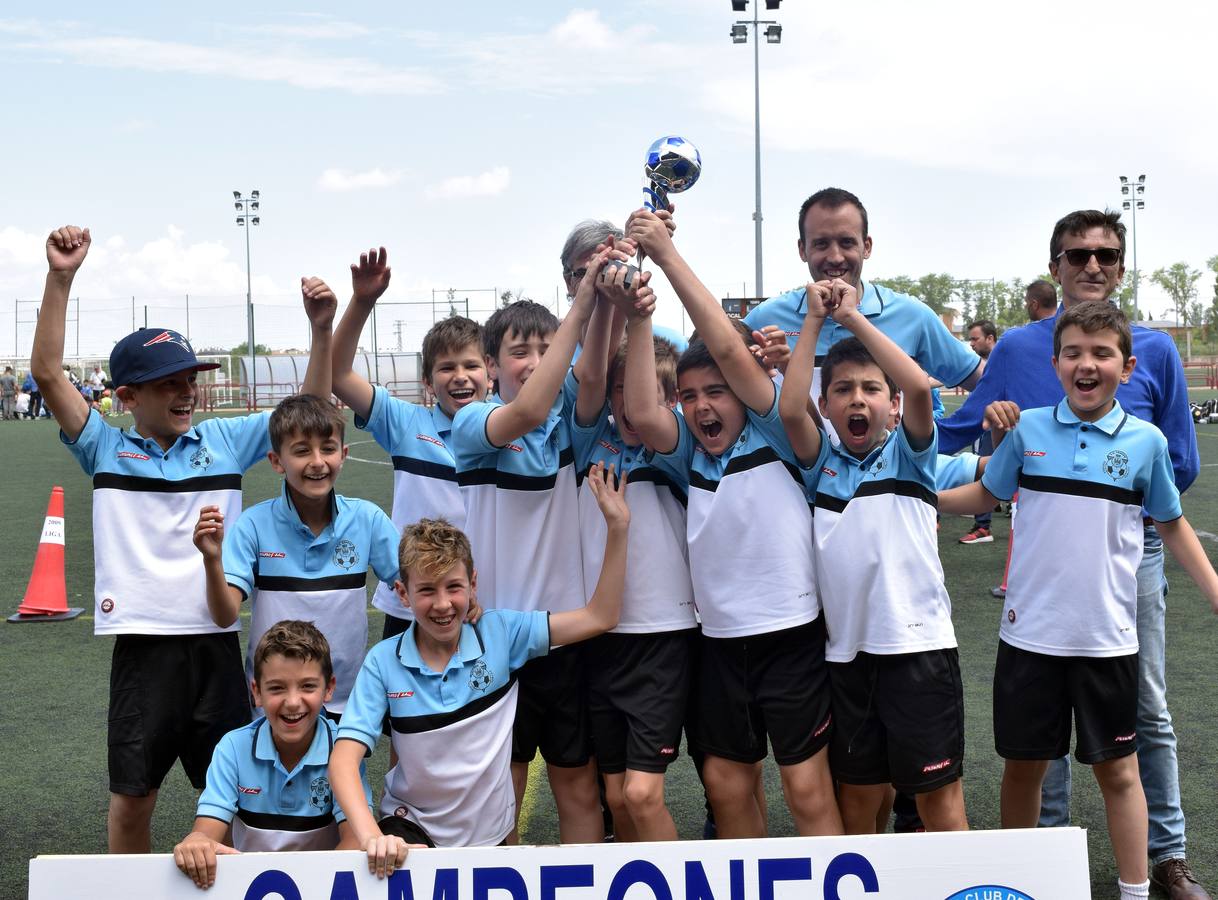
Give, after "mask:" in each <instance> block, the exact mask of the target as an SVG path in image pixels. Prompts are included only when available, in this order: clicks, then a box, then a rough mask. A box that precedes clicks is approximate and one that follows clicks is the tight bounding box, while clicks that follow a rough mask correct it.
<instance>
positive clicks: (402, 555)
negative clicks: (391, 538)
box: [398, 519, 474, 586]
mask: <svg viewBox="0 0 1218 900" xmlns="http://www.w3.org/2000/svg"><path fill="white" fill-rule="evenodd" d="M457 563H464V564H465V573H466V574H467V575H471V576H472V575H473V572H474V553H473V551H472V550H471V549H470V545H469V538H467V537H466V536H465V532H463V531H462V530H461V529H460V528H458V527H457V526H456V525H452V524H450V523H449V522H448V520H447V519H419V521H417V522H415V523H414V524H413V525H407V526H406V527H405V528H404V529H403V530H402V540H401V541H400V542H399V543H398V566H399V567H400V569H401V576H402V583H403V584H405V585H408V586H409V583H410V573H411V572H417V573H418V574H420V575H422V576H424V577H427V578H436V577H438V576H440V575H443V574H444V573H445V572H447V571H448V570H449V569H451V568H452V567H453V566H455V565H456V564H457Z"/></svg>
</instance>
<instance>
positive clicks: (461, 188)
mask: <svg viewBox="0 0 1218 900" xmlns="http://www.w3.org/2000/svg"><path fill="white" fill-rule="evenodd" d="M511 181H512V173H511V172H510V171H509V170H508V167H507V166H495V168H493V169H491V170H490V171H489V172H483V173H482V174H480V175H458V176H455V177H453V178H446V179H444V180H443V181H441V182H440V183H439V184H437V185H434V186H433V187H430V188H428V189H427V191H426V196H427V197H428V198H430V199H432V200H451V199H456V198H461V197H493V196H495V195H496V194H502V193H503V192H504V191H506V190H507V188H508V185H509V184H510V183H511Z"/></svg>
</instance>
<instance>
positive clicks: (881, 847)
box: [29, 828, 1091, 900]
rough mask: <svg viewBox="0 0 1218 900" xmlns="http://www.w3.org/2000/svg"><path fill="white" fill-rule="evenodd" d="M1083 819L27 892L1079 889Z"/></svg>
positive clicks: (228, 867) (37, 869)
mask: <svg viewBox="0 0 1218 900" xmlns="http://www.w3.org/2000/svg"><path fill="white" fill-rule="evenodd" d="M1090 896H1091V888H1090V883H1089V870H1088V864H1087V840H1086V834H1085V833H1084V832H1083V831H1082V830H1081V829H1078V828H1056V829H1028V830H1021V831H972V832H957V833H950V834H892V835H872V836H865V837H832V838H767V839H759V840H745V841H677V842H672V843H661V844H595V845H578V846H567V847H495V848H482V849H463V850H416V851H413V852H412V853H411V854H410V857H409V858H408V859H407V864H406V868H404V869H402V870H401V871H399V872H395V873H394V874H393V876H392V877H391V878H388V879H385V880H377V879H376V878H375V877H373V876H371V875H369V874H368V865H367V858H366V857H365V855H364V854H362V853H358V852H354V851H343V852H338V851H333V852H328V853H246V854H241V855H233V856H221V857H220V858H219V860H218V862H217V871H216V884H215V886H214V887H212V888H211V889H209V890H208V891H207V892H206V893H205V894H201V893H200V892H199V889H198V888H196V887H195V886H194V883H193V882H191V881H190V879H189V878H187V877H186V876H185V875H183V874H182V873H181V872H179V871H178V870H177V867H175V866H174V864H173V857H172V856H168V855H157V856H39V857H37V858H36V859H32V860H30V893H29V897H30V900H70V898H90V900H142V898H147V900H199V898H200V897H206V898H207V900H1085V898H1089V897H1090Z"/></svg>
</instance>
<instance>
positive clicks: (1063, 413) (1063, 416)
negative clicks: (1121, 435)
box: [1053, 398, 1128, 437]
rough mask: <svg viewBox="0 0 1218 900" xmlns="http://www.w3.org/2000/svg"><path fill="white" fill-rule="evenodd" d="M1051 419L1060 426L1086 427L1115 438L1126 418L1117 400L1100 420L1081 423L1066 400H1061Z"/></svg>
mask: <svg viewBox="0 0 1218 900" xmlns="http://www.w3.org/2000/svg"><path fill="white" fill-rule="evenodd" d="M1053 418H1054V419H1056V420H1057V421H1058V422H1060V423H1061V424H1062V425H1086V426H1088V427H1089V428H1094V429H1096V430H1097V431H1102V432H1104V434H1106V435H1108V436H1109V437H1115V436H1116V433H1117V432H1118V431H1120V430H1121V426H1122V425H1124V424H1125V419H1126V418H1128V415H1127V414H1126V412H1125V410H1123V409H1121V403H1120V401H1119V400H1113V401H1112V409H1110V410H1108V412H1107V414H1105V415H1104V417H1103V418H1102V419H1098V420H1097V421H1095V422H1083V420H1082V419H1080V418H1079V417H1078V416H1076V415H1075V414H1074V410H1072V409H1071V408H1070V403H1069V401H1068V400H1066V399H1065V398H1063V399H1062V400H1061V401H1059V402H1058V404H1057V408H1056V409H1054V410H1053Z"/></svg>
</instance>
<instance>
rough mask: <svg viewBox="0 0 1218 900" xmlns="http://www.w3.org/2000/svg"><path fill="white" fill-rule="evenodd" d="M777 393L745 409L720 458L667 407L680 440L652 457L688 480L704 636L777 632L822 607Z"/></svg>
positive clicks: (807, 513)
mask: <svg viewBox="0 0 1218 900" xmlns="http://www.w3.org/2000/svg"><path fill="white" fill-rule="evenodd" d="M778 395H779V388H778V387H777V386H775V388H774V403H773V405H772V406H771V407H770V409H769V411H768V412H767V413H766V414H765V415H764V416H760V415H757V414H756V413H755V412H753V411H752V410H746V412H747V418H746V420H745V424H744V428H743V429H742V430H741V432H740V437H738V438H737V439H736V443H735V444H733V445H732V446H731V447H730V448H729V449H728V450H727V451H726V452H725V453H723V455H722V456H712V455H711V454H709V453H708V452H706V450H705V449H704V448H703V447H702V445H701V444H699V443H698V441H697V439H696V438H695V437H694V435H693V433H692V432H691V431H690V430H689V427H688V426H687V425H686V423H685V419H684V417H683V416H681V415H680V413H678V412H676V411H675V410H674V411H673V413H672V414H673V416H674V417H675V418H676V423H677V445H676V446H675V447H674V448H673V450H672V452H671V453H656V454H653V455H652V456H651V460H652V464H653V465H654V466H655V467H656V468H657V469H659V470H660V471H662V472H664V473H665V474H667V475H668V476H669V478H670V479H672V480H673V481H674V482H675V483H676V484H677V485H679V486H687V487H688V496H689V505H688V508H687V527H686V537H687V541H688V544H689V567H690V576H691V579H692V581H693V586H694V599H695V600H696V601H697V604H698V612H699V614H700V615H701V618H702V633H703V634H704V635H706V636H707V637H712V638H730V637H744V636H747V635H753V634H765V633H767V632H773V631H781V630H784V629H788V628H794V627H796V626H798V625H804V624H806V623H808V622H811V621H812V620H813V619H815V618H816V617H817V616H818V615H819V614H820V604H819V602H818V601H817V597H816V572H815V569H814V567H813V563H812V513H811V510H810V509H809V508H808V501H807V498H806V497H805V495H804V489H803V481H802V477H801V475H800V470H799V464H798V462H797V460H796V458H795V452H794V451H793V450H792V449H791V443H790V440H789V439H788V438H787V433H786V430H785V429H784V428H783V426H782V420H781V419H780V418H779V416H778ZM752 598H764V601H763V602H755V601H754V600H753V599H752Z"/></svg>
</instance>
